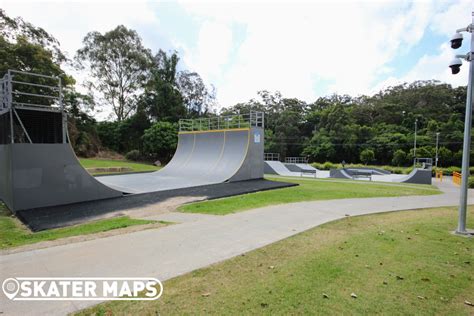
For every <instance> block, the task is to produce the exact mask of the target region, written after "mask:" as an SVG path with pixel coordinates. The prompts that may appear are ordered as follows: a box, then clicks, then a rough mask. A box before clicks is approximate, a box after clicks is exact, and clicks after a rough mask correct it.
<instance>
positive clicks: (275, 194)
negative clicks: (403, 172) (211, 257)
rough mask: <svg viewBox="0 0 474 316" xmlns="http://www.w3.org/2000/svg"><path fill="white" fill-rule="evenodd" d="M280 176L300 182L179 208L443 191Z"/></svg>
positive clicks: (220, 211)
mask: <svg viewBox="0 0 474 316" xmlns="http://www.w3.org/2000/svg"><path fill="white" fill-rule="evenodd" d="M270 180H277V178H270ZM279 180H282V181H285V182H292V183H297V184H299V186H297V187H291V188H285V189H278V190H271V191H264V192H257V193H251V194H246V195H239V196H234V197H229V198H224V199H218V200H211V201H203V202H197V203H192V204H186V205H183V206H181V207H180V208H179V210H180V211H182V212H188V213H204V214H214V215H225V214H229V213H235V212H238V211H244V210H249V209H252V208H258V207H263V206H268V205H275V204H283V203H292V202H301V201H316V200H330V199H348V198H368V197H393V196H407V195H430V194H439V193H440V191H439V190H438V189H437V188H435V187H433V186H427V185H403V184H388V183H374V182H361V181H342V180H341V181H333V180H316V179H306V180H305V179H293V178H291V179H289V178H288V179H281V178H279Z"/></svg>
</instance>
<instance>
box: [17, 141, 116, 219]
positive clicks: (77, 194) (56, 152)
mask: <svg viewBox="0 0 474 316" xmlns="http://www.w3.org/2000/svg"><path fill="white" fill-rule="evenodd" d="M10 146H12V147H11V148H12V149H11V150H12V178H13V181H12V191H13V201H14V210H15V211H17V210H25V209H32V208H38V207H46V206H55V205H63V204H70V203H77V202H83V201H92V200H100V199H106V198H112V197H119V196H122V192H119V191H116V190H113V189H111V188H109V187H107V186H105V185H103V184H101V183H100V182H98V181H97V180H96V179H95V178H94V177H92V176H91V175H90V174H89V173H87V171H86V170H84V168H82V166H81V165H80V164H79V161H78V160H77V158H76V156H75V154H74V152H73V151H72V148H71V147H70V145H69V144H12V145H10Z"/></svg>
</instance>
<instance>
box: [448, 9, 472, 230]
mask: <svg viewBox="0 0 474 316" xmlns="http://www.w3.org/2000/svg"><path fill="white" fill-rule="evenodd" d="M473 29H474V12H472V20H471V24H469V25H468V26H467V27H465V28H461V29H458V30H456V33H455V34H454V36H453V37H452V38H451V48H453V49H458V48H459V47H461V45H462V40H463V37H462V34H461V32H469V33H471V47H470V50H469V53H467V54H466V55H456V56H455V59H453V61H451V63H450V64H449V67H450V68H451V72H452V73H453V74H454V75H455V74H457V73H459V71H460V69H461V65H462V61H461V59H464V60H466V61H468V62H471V61H472V60H473V57H474V36H473V34H472V31H473ZM473 81H474V62H471V64H470V65H469V78H468V82H467V97H466V117H465V120H464V143H463V150H462V171H461V174H462V180H461V197H460V201H459V219H458V227H457V229H456V233H457V234H461V235H469V234H474V232H473V231H468V230H467V229H466V210H467V192H468V190H467V189H468V181H469V155H470V152H471V124H472V100H473V95H472V94H473V89H472V85H473Z"/></svg>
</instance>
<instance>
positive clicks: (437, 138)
mask: <svg viewBox="0 0 474 316" xmlns="http://www.w3.org/2000/svg"><path fill="white" fill-rule="evenodd" d="M438 144H439V132H438V133H436V161H435V167H436V169H438Z"/></svg>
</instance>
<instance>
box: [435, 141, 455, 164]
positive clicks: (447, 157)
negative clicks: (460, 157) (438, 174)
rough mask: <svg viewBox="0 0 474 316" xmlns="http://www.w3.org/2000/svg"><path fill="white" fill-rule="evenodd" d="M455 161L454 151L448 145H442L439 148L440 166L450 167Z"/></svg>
mask: <svg viewBox="0 0 474 316" xmlns="http://www.w3.org/2000/svg"><path fill="white" fill-rule="evenodd" d="M452 163H453V152H452V151H451V150H449V149H448V148H446V147H444V146H443V147H440V148H439V149H438V166H439V167H448V166H451V165H452Z"/></svg>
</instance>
